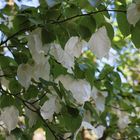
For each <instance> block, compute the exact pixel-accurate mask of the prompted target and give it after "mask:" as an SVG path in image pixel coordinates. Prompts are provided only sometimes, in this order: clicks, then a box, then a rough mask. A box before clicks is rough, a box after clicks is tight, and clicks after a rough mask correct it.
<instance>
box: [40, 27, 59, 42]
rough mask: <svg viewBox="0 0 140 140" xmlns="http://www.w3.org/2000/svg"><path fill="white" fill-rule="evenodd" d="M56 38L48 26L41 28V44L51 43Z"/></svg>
mask: <svg viewBox="0 0 140 140" xmlns="http://www.w3.org/2000/svg"><path fill="white" fill-rule="evenodd" d="M55 39H56V36H55V34H54V33H53V31H52V30H50V28H49V27H48V29H45V28H44V29H42V42H43V44H47V43H51V42H53V41H54V40H55Z"/></svg>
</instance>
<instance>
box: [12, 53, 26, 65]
mask: <svg viewBox="0 0 140 140" xmlns="http://www.w3.org/2000/svg"><path fill="white" fill-rule="evenodd" d="M13 55H14V58H15V61H16V62H17V63H18V64H22V63H27V61H28V56H27V55H26V53H24V52H14V53H13Z"/></svg>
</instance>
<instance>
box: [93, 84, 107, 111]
mask: <svg viewBox="0 0 140 140" xmlns="http://www.w3.org/2000/svg"><path fill="white" fill-rule="evenodd" d="M107 96H108V93H107V92H106V91H98V90H97V89H96V88H95V87H94V86H93V87H92V92H91V97H92V98H93V99H94V101H95V105H96V109H97V110H98V111H101V112H103V111H104V109H105V98H106V97H107Z"/></svg>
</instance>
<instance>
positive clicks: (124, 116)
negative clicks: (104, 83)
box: [113, 107, 130, 129]
mask: <svg viewBox="0 0 140 140" xmlns="http://www.w3.org/2000/svg"><path fill="white" fill-rule="evenodd" d="M113 111H114V112H115V114H116V115H117V116H118V118H119V120H118V127H119V128H120V129H124V128H126V127H127V126H128V124H129V123H130V119H129V116H128V113H127V112H124V111H121V110H120V109H119V107H118V109H113Z"/></svg>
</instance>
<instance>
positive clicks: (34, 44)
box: [17, 29, 50, 89]
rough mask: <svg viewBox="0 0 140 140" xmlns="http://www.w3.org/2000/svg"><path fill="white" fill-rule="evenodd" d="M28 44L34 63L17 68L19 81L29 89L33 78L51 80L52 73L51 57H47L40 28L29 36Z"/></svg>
mask: <svg viewBox="0 0 140 140" xmlns="http://www.w3.org/2000/svg"><path fill="white" fill-rule="evenodd" d="M27 45H28V47H29V50H30V53H31V55H32V58H33V60H34V64H32V65H29V64H20V65H19V67H18V69H17V77H18V81H19V83H20V84H21V85H22V86H23V87H25V88H26V89H28V87H29V85H30V83H31V78H33V79H34V80H36V81H39V78H43V79H45V80H49V74H50V64H49V58H48V57H45V51H44V50H43V44H42V41H41V31H40V29H36V30H34V31H33V32H32V33H31V34H30V35H29V36H28V44H27Z"/></svg>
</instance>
